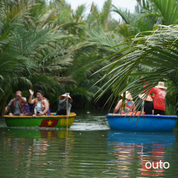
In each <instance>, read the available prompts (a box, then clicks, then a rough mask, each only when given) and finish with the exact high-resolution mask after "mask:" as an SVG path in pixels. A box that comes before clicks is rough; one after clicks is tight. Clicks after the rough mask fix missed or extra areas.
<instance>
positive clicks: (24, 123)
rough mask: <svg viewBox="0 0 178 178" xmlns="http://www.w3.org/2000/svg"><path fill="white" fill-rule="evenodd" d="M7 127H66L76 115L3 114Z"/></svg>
mask: <svg viewBox="0 0 178 178" xmlns="http://www.w3.org/2000/svg"><path fill="white" fill-rule="evenodd" d="M3 117H4V119H5V123H6V125H7V126H8V127H56V128H66V127H67V120H68V128H70V126H71V125H72V124H73V122H74V119H75V117H76V114H75V113H70V115H69V116H68V119H67V116H66V115H56V116H55V115H51V116H45V117H44V116H34V117H33V116H8V115H4V116H3Z"/></svg>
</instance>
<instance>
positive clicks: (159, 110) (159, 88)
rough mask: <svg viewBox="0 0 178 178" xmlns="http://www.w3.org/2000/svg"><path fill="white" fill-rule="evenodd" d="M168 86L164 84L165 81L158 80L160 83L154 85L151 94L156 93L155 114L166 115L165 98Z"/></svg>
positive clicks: (154, 97)
mask: <svg viewBox="0 0 178 178" xmlns="http://www.w3.org/2000/svg"><path fill="white" fill-rule="evenodd" d="M166 89H167V87H165V86H164V82H158V85H156V86H155V87H153V88H152V89H151V90H150V92H149V94H151V93H154V96H152V98H153V105H154V114H156V115H157V114H160V115H165V99H166V94H167V92H166V91H165V90H166Z"/></svg>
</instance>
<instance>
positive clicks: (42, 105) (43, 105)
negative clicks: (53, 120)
mask: <svg viewBox="0 0 178 178" xmlns="http://www.w3.org/2000/svg"><path fill="white" fill-rule="evenodd" d="M45 99H46V98H44V97H43V100H42V101H41V108H42V110H43V111H44V110H45V103H44V100H45ZM46 100H47V99H46ZM37 102H38V100H37V98H35V100H34V104H33V106H34V108H35V107H36V105H37ZM47 102H48V103H49V101H48V100H47ZM46 115H47V116H49V115H51V112H50V109H48V111H47V112H46Z"/></svg>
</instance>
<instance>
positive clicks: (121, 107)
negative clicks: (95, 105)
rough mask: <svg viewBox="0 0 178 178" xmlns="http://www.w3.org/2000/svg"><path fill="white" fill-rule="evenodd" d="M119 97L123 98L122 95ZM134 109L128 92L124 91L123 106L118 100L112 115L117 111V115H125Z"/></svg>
mask: <svg viewBox="0 0 178 178" xmlns="http://www.w3.org/2000/svg"><path fill="white" fill-rule="evenodd" d="M121 97H122V98H123V93H122V94H121ZM134 109H135V104H134V102H133V98H132V96H131V94H130V92H129V91H126V95H125V104H124V103H123V99H120V100H119V102H118V103H117V105H116V107H115V108H114V113H117V112H118V111H119V114H125V113H129V112H133V111H134Z"/></svg>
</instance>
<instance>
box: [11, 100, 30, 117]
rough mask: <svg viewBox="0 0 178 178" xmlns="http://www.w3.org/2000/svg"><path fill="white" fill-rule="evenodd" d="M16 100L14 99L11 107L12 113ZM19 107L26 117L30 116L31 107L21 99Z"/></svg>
mask: <svg viewBox="0 0 178 178" xmlns="http://www.w3.org/2000/svg"><path fill="white" fill-rule="evenodd" d="M15 100H16V98H13V99H12V105H11V110H12V112H14V106H15ZM19 106H20V110H21V112H22V113H23V114H24V115H25V116H29V115H30V114H31V113H30V107H29V105H28V104H27V103H26V102H25V103H24V102H22V99H19Z"/></svg>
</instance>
